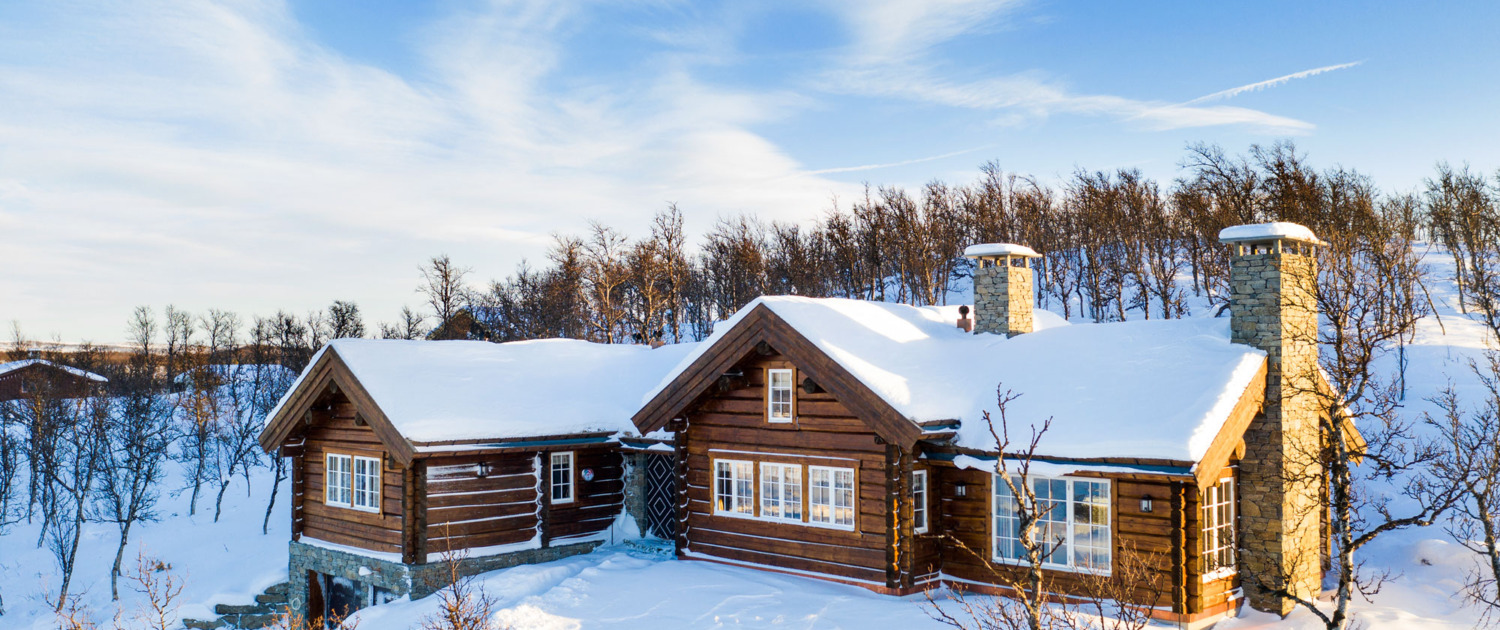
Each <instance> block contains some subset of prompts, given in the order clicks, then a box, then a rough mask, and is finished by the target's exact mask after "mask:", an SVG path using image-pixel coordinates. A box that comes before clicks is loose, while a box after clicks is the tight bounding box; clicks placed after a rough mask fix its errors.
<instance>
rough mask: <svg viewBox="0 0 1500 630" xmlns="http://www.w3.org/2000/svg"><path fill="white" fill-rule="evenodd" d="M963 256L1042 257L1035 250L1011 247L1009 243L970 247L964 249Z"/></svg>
mask: <svg viewBox="0 0 1500 630" xmlns="http://www.w3.org/2000/svg"><path fill="white" fill-rule="evenodd" d="M964 256H967V257H969V258H973V257H976V256H1024V257H1026V258H1041V257H1042V255H1041V254H1038V253H1036V250H1034V249H1032V248H1030V247H1027V246H1025V245H1013V244H1010V243H982V244H979V245H970V246H968V247H965V248H964Z"/></svg>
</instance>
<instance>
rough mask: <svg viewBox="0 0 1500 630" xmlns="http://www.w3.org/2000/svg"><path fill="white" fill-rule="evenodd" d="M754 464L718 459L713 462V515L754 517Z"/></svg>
mask: <svg viewBox="0 0 1500 630" xmlns="http://www.w3.org/2000/svg"><path fill="white" fill-rule="evenodd" d="M754 494H755V464H753V463H751V462H742V461H734V460H727V459H720V460H715V461H714V513H715V514H729V515H733V516H754V515H755V503H754Z"/></svg>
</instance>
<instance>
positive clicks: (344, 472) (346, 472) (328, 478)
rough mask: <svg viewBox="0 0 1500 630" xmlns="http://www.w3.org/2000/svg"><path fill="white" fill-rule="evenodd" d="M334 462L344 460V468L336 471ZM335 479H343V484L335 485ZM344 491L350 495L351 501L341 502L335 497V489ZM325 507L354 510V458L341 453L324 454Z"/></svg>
mask: <svg viewBox="0 0 1500 630" xmlns="http://www.w3.org/2000/svg"><path fill="white" fill-rule="evenodd" d="M334 460H342V461H343V462H344V465H343V468H342V469H338V470H337V471H336V467H335V466H334V465H333V462H334ZM334 479H341V480H342V481H343V484H335V483H334ZM336 488H337V489H342V490H343V491H344V492H346V493H347V494H348V497H349V500H347V501H341V500H339V499H337V498H335V497H334V496H333V491H334V489H336ZM323 505H327V506H330V507H341V508H348V509H353V508H354V456H353V455H343V454H340V453H323Z"/></svg>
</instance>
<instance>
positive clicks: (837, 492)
mask: <svg viewBox="0 0 1500 630" xmlns="http://www.w3.org/2000/svg"><path fill="white" fill-rule="evenodd" d="M854 492H855V489H854V469H853V468H826V467H823V466H809V467H808V468H807V521H808V522H809V523H816V524H820V525H828V526H832V527H839V528H843V529H854Z"/></svg>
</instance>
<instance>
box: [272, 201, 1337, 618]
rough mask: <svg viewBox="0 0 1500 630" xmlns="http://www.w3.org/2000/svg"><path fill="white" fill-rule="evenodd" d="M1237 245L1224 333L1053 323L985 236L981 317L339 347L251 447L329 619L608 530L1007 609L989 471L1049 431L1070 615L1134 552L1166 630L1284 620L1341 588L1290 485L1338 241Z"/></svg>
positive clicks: (934, 315) (874, 317)
mask: <svg viewBox="0 0 1500 630" xmlns="http://www.w3.org/2000/svg"><path fill="white" fill-rule="evenodd" d="M1221 239H1222V240H1224V241H1225V243H1226V244H1228V246H1229V247H1231V248H1232V252H1233V255H1232V258H1231V260H1232V265H1233V266H1232V269H1231V277H1230V284H1231V289H1232V296H1231V300H1230V302H1231V303H1230V308H1229V314H1230V316H1229V317H1227V318H1214V317H1195V318H1188V319H1180V320H1166V321H1155V320H1153V321H1139V322H1120V323H1107V324H1072V325H1070V324H1068V323H1066V322H1063V321H1061V320H1060V318H1057V317H1056V316H1054V315H1051V314H1050V313H1045V312H1038V311H1035V309H1034V302H1035V294H1034V279H1033V271H1032V269H1031V267H1030V260H1031V259H1032V258H1035V257H1036V254H1035V252H1032V251H1031V250H1030V249H1029V248H1026V247H1024V246H1020V245H1011V244H988V245H979V246H974V247H971V248H969V250H967V252H966V255H968V256H969V257H971V258H973V259H974V261H975V273H974V283H975V286H974V302H975V303H974V305H973V307H972V309H970V308H969V307H967V306H965V307H923V308H918V307H911V306H905V305H899V304H888V303H878V302H870V301H857V300H845V299H810V298H801V297H789V296H780V297H777V296H767V297H762V298H760V299H757V300H755V301H753V302H752V303H750V304H749V305H747V306H745V307H744V308H742V309H740V311H739V312H737V313H736V314H735V315H734V316H733V317H731V318H730V319H729V320H727V321H724V322H720V323H719V324H718V325H717V326H716V327H715V329H714V333H713V335H712V336H711V337H709V338H708V339H707V340H705V341H703V342H700V343H696V344H680V345H675V346H666V347H663V348H660V349H655V350H650V349H647V348H645V347H641V346H603V345H599V344H590V343H584V342H578V341H561V340H549V341H540V342H522V343H511V344H487V343H484V342H435V341H420V342H376V341H348V340H341V341H336V342H333V343H332V344H330V345H329V346H328V347H327V348H325V349H324V350H323V351H322V352H321V353H320V354H319V356H318V358H317V360H316V361H314V364H313V365H312V366H310V367H309V368H308V370H307V371H306V372H305V373H304V374H303V375H302V376H301V377H300V378H299V380H298V382H297V384H296V386H295V387H294V388H293V390H292V392H290V393H289V394H288V395H287V397H286V398H285V399H284V400H283V401H282V405H281V407H280V408H279V409H278V410H277V411H276V412H275V413H274V414H273V417H272V418H271V420H270V424H269V426H268V428H267V430H266V433H265V434H263V435H262V440H261V443H262V445H263V446H265V447H266V448H267V449H280V451H281V453H282V455H284V456H288V457H292V458H293V460H294V466H293V468H294V470H295V471H296V472H295V473H294V477H293V483H294V486H295V488H296V489H295V493H294V494H295V495H296V496H297V500H296V504H295V505H294V508H293V543H292V548H291V551H292V553H291V560H290V564H291V569H292V582H293V591H294V596H293V598H292V599H293V601H294V603H295V604H296V605H299V606H305V607H306V610H308V611H311V612H312V613H313V614H315V615H316V614H321V613H322V612H326V611H329V610H339V609H340V608H339V607H340V606H342V607H343V609H348V608H357V607H359V606H363V605H368V604H370V603H378V602H380V601H382V600H384V599H387V598H389V597H392V596H396V595H399V594H404V593H411V594H412V595H413V596H420V595H422V594H425V593H427V592H431V591H432V590H433V589H435V588H437V587H439V586H441V581H442V579H441V578H442V576H441V575H439V571H438V570H437V569H435V568H434V567H435V566H437V564H436V563H437V562H438V560H439V558H440V556H441V555H442V554H443V553H444V552H448V551H452V550H462V552H463V553H465V554H467V555H468V556H469V560H468V561H467V562H468V563H467V564H466V565H465V570H466V571H480V570H488V569H492V568H498V567H502V566H510V565H512V564H517V563H523V562H539V561H544V560H549V559H552V558H556V557H560V556H562V555H566V554H570V553H578V552H581V551H586V550H589V549H592V548H593V547H594V546H596V545H598V544H602V543H605V542H610V541H614V540H616V539H617V537H619V536H635V537H643V538H656V539H659V540H661V541H663V542H664V543H665V544H666V545H667V546H669V548H670V549H671V551H672V552H673V553H674V554H675V555H676V557H677V558H679V559H682V560H693V561H706V562H717V563H722V564H728V565H734V566H740V567H746V568H751V569H757V570H767V571H776V572H781V573H787V574H791V575H799V576H805V577H809V578H816V579H822V580H831V581H837V582H843V583H847V584H852V585H857V586H860V587H864V588H868V589H870V590H873V591H877V592H881V593H888V594H893V595H905V594H910V593H916V592H919V591H922V590H925V589H931V588H934V587H938V586H947V587H950V588H955V589H963V590H967V591H976V592H982V593H995V594H1000V595H1004V594H1005V593H1006V592H1007V591H1006V590H1005V589H1004V588H1003V587H1002V585H1003V582H1004V580H1002V579H1000V578H999V577H997V576H1001V575H1005V574H1007V572H1009V573H1010V574H1011V575H1014V574H1015V572H1017V571H1020V570H1021V569H1020V566H1019V565H1020V564H1022V562H1023V558H1022V554H1023V550H1022V545H1021V541H1020V539H1019V536H1020V534H1019V531H1018V519H1017V517H1016V512H1015V498H1014V497H1013V496H1011V492H1010V490H1009V488H1008V487H1007V486H1006V484H1005V483H1004V482H1003V481H1002V478H1001V476H1000V474H1001V471H1003V473H1004V474H1005V475H1007V476H1008V477H1010V478H1011V479H1014V480H1017V481H1018V482H1019V475H1020V472H1021V471H1020V465H1019V463H1018V462H1017V455H1018V454H1019V453H1020V452H1022V451H1024V450H1025V449H1026V447H1027V446H1028V443H1029V441H1030V437H1031V429H1032V427H1033V426H1036V427H1040V426H1042V425H1043V424H1044V423H1050V428H1049V429H1048V431H1047V432H1046V433H1045V435H1044V436H1043V437H1042V438H1041V440H1040V441H1039V443H1038V445H1037V448H1036V452H1035V457H1034V459H1033V461H1032V462H1031V464H1030V467H1029V470H1028V473H1027V479H1026V483H1027V484H1029V486H1030V488H1031V489H1032V490H1033V491H1034V492H1036V494H1037V495H1038V496H1039V497H1042V498H1043V499H1044V500H1045V502H1046V505H1048V506H1049V509H1048V512H1047V514H1046V516H1045V518H1044V521H1045V523H1044V526H1043V527H1042V531H1041V533H1040V534H1038V535H1040V536H1045V537H1047V540H1048V555H1047V558H1046V562H1045V568H1046V571H1047V573H1048V575H1049V580H1050V583H1051V584H1052V587H1053V588H1054V589H1056V590H1057V591H1058V592H1059V594H1060V595H1069V594H1075V595H1076V594H1079V593H1080V589H1081V588H1082V587H1083V581H1082V580H1080V577H1081V576H1086V575H1112V574H1114V572H1116V571H1120V570H1121V564H1120V563H1121V562H1122V559H1123V558H1124V557H1126V554H1137V557H1140V558H1144V559H1146V560H1147V561H1148V565H1147V566H1148V570H1149V571H1151V572H1154V573H1155V574H1156V576H1157V582H1158V584H1159V585H1160V589H1159V591H1158V592H1157V593H1154V594H1153V593H1146V592H1139V591H1138V592H1137V593H1136V594H1135V595H1134V597H1135V598H1136V601H1155V602H1156V612H1155V616H1157V617H1158V618H1161V619H1163V620H1168V621H1173V622H1177V623H1180V624H1183V625H1185V626H1193V627H1197V626H1203V625H1207V624H1211V623H1213V622H1214V621H1216V620H1218V619H1220V618H1222V617H1224V616H1226V615H1230V614H1233V613H1234V612H1235V611H1236V610H1238V608H1239V606H1240V605H1242V604H1244V603H1249V604H1250V605H1252V606H1255V607H1256V608H1259V609H1262V610H1270V611H1273V612H1277V613H1281V614H1285V613H1286V612H1288V611H1289V610H1290V603H1289V602H1288V601H1287V600H1285V599H1284V598H1280V597H1277V596H1275V595H1273V594H1271V593H1269V592H1267V591H1266V590H1264V589H1261V588H1258V586H1257V584H1256V583H1253V582H1252V581H1247V580H1245V579H1242V578H1243V577H1244V576H1245V575H1246V572H1253V574H1254V575H1260V576H1270V575H1276V576H1278V579H1281V580H1283V583H1285V584H1286V585H1287V588H1289V589H1291V590H1292V591H1293V592H1296V593H1298V594H1300V595H1304V596H1309V597H1310V596H1313V595H1316V593H1317V592H1318V588H1319V583H1320V580H1321V576H1322V570H1323V567H1322V557H1323V556H1324V555H1325V554H1326V542H1325V538H1324V536H1323V535H1322V533H1323V532H1324V531H1325V528H1326V526H1327V524H1326V515H1325V514H1324V513H1323V512H1321V511H1319V510H1317V509H1315V508H1316V506H1317V505H1320V503H1319V497H1318V496H1316V493H1317V491H1318V488H1319V484H1317V483H1315V481H1316V480H1315V479H1313V482H1312V483H1309V482H1307V481H1305V480H1303V481H1298V480H1296V479H1293V478H1291V477H1292V476H1290V475H1285V474H1283V471H1286V470H1289V469H1292V467H1293V466H1298V465H1304V464H1305V462H1299V461H1296V457H1297V456H1296V454H1295V453H1297V452H1299V449H1298V448H1295V446H1297V445H1301V444H1306V443H1308V442H1306V441H1307V440H1318V439H1320V438H1319V437H1318V435H1319V434H1318V420H1319V416H1318V413H1319V412H1318V409H1319V406H1318V405H1317V404H1315V402H1316V401H1315V400H1314V399H1313V398H1312V396H1313V392H1315V391H1317V389H1318V388H1326V386H1327V385H1326V383H1323V381H1322V377H1321V376H1320V374H1319V372H1318V370H1317V367H1316V360H1317V345H1316V343H1315V340H1314V335H1312V334H1309V333H1315V332H1316V321H1317V313H1316V311H1315V310H1313V306H1312V305H1313V301H1312V300H1310V299H1306V298H1308V297H1309V296H1310V295H1311V291H1312V288H1313V285H1312V282H1314V281H1315V278H1316V269H1315V267H1314V258H1313V256H1312V254H1313V251H1314V248H1316V247H1318V246H1319V245H1320V244H1321V243H1320V242H1319V241H1318V240H1317V239H1316V238H1315V237H1313V236H1312V234H1311V233H1310V232H1308V231H1307V230H1306V229H1305V228H1301V227H1300V226H1295V225H1290V224H1265V225H1258V226H1240V227H1237V228H1231V229H1230V230H1225V232H1224V234H1222V235H1221ZM997 387H998V388H999V390H1000V391H997ZM1006 391H1009V392H1011V393H1013V394H1016V395H1017V397H1015V398H1014V399H1013V400H1011V401H1010V403H1009V404H1008V405H1007V408H1006V412H1007V413H1006V420H1007V421H1008V422H1009V426H1010V436H1011V440H1010V442H1009V443H1008V444H1001V443H998V441H997V436H996V434H995V432H992V431H991V425H990V424H989V423H987V422H986V421H985V417H986V413H988V414H991V418H992V419H993V420H994V421H995V422H996V425H995V427H996V428H997V429H998V422H999V418H996V417H993V414H995V413H997V396H998V395H1003V394H1004V393H1005V392H1006ZM1342 426H1343V427H1344V430H1343V434H1342V435H1341V436H1340V439H1343V440H1346V441H1348V442H1349V443H1350V444H1351V445H1352V446H1354V447H1355V448H1358V447H1359V446H1360V442H1359V440H1360V438H1359V435H1358V432H1357V431H1355V430H1354V429H1353V427H1352V426H1350V425H1348V424H1347V423H1344V424H1343V425H1342ZM1305 451H1306V450H1305V449H1303V451H1302V452H1305ZM1309 506H1312V508H1313V509H1309Z"/></svg>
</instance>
